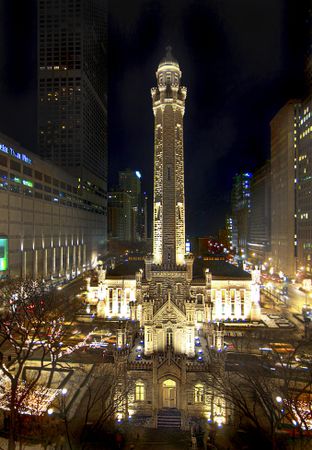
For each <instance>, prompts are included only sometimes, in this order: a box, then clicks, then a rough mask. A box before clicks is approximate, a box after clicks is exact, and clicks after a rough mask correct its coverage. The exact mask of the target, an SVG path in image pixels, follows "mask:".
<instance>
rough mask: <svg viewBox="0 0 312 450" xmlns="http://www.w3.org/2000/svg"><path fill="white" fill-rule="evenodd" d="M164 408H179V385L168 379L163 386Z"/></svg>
mask: <svg viewBox="0 0 312 450" xmlns="http://www.w3.org/2000/svg"><path fill="white" fill-rule="evenodd" d="M162 394H163V395H162V398H163V408H176V407H177V383H176V382H175V381H173V380H171V379H168V380H166V381H164V382H163V384H162Z"/></svg>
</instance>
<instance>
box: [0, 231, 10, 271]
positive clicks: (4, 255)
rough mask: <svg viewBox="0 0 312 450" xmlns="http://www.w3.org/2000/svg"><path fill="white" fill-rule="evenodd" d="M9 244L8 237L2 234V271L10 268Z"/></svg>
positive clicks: (0, 257) (0, 252)
mask: <svg viewBox="0 0 312 450" xmlns="http://www.w3.org/2000/svg"><path fill="white" fill-rule="evenodd" d="M8 253H9V244H8V238H7V237H5V236H0V272H3V271H5V270H8V266H9V255H8Z"/></svg>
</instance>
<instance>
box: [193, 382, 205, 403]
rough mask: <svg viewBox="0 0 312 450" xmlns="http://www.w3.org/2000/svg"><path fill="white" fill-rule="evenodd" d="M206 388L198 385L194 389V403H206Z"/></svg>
mask: <svg viewBox="0 0 312 450" xmlns="http://www.w3.org/2000/svg"><path fill="white" fill-rule="evenodd" d="M204 397H205V396H204V386H203V385H202V384H196V385H195V387H194V402H195V403H204Z"/></svg>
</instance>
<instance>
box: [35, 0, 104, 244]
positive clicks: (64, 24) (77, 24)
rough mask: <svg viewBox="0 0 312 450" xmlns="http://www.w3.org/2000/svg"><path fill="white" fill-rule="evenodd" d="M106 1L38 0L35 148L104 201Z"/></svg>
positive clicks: (101, 240) (101, 241) (80, 190)
mask: <svg viewBox="0 0 312 450" xmlns="http://www.w3.org/2000/svg"><path fill="white" fill-rule="evenodd" d="M106 34H107V30H106V0H53V1H51V0H39V1H38V60H39V64H38V152H39V154H40V155H41V156H42V157H43V158H44V159H46V160H50V161H52V162H53V163H55V164H57V165H58V166H60V167H62V168H63V169H65V170H66V171H68V172H69V173H70V174H71V175H73V176H74V177H75V178H76V180H77V189H78V190H79V192H81V194H82V195H84V193H85V192H92V193H94V195H96V196H97V197H98V198H99V199H100V201H101V203H102V205H103V208H104V210H105V214H104V215H103V217H102V228H103V235H102V238H101V239H100V241H99V242H97V244H98V245H99V247H101V246H103V245H105V242H106V215H107V213H106V203H107V137H106V126H107V100H106V94H107V89H106V73H107V68H106Z"/></svg>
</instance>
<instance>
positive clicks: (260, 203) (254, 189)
mask: <svg viewBox="0 0 312 450" xmlns="http://www.w3.org/2000/svg"><path fill="white" fill-rule="evenodd" d="M250 203H251V207H250V220H249V230H248V256H249V258H250V260H251V261H253V262H254V263H257V264H263V263H264V262H265V259H266V258H267V256H268V253H269V251H270V242H271V165H270V162H269V161H267V162H266V163H265V164H264V165H263V166H261V167H260V168H259V169H258V170H256V171H255V172H254V174H253V177H252V180H251V183H250Z"/></svg>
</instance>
